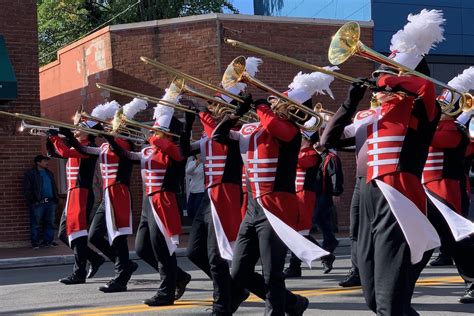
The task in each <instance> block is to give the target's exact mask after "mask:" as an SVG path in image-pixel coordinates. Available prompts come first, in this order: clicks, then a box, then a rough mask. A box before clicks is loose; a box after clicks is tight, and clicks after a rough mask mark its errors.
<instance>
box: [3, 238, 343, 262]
mask: <svg viewBox="0 0 474 316" xmlns="http://www.w3.org/2000/svg"><path fill="white" fill-rule="evenodd" d="M338 240H339V246H338V247H350V244H351V241H350V240H349V238H339V239H338ZM318 242H319V243H321V242H322V241H321V240H318ZM176 256H177V257H185V256H186V248H178V249H176ZM130 259H131V260H140V258H139V257H138V256H137V254H136V252H135V251H130ZM107 261H109V260H107ZM73 263H74V255H56V256H44V257H23V258H11V259H0V270H3V269H18V268H32V267H47V266H56V265H69V264H73Z"/></svg>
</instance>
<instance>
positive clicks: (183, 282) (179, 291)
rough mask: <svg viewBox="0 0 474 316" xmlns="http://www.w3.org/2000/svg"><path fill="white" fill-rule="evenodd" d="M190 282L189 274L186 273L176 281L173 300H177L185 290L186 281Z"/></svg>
mask: <svg viewBox="0 0 474 316" xmlns="http://www.w3.org/2000/svg"><path fill="white" fill-rule="evenodd" d="M189 282H191V275H190V274H188V273H186V276H185V277H184V279H182V280H181V281H179V282H176V294H175V296H174V300H175V301H177V300H179V299H180V298H181V296H183V294H184V291H186V286H187V285H188V283H189Z"/></svg>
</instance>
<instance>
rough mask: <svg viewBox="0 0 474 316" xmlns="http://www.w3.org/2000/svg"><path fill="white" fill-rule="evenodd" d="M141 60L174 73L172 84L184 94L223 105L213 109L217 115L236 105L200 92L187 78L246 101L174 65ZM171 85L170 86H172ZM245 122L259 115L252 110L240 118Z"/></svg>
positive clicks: (254, 119) (234, 107) (143, 58)
mask: <svg viewBox="0 0 474 316" xmlns="http://www.w3.org/2000/svg"><path fill="white" fill-rule="evenodd" d="M140 60H142V61H143V62H144V63H146V64H149V65H152V66H154V67H157V68H159V69H161V70H164V71H166V72H168V73H170V74H173V75H174V76H176V77H175V79H173V81H172V83H171V86H173V84H174V86H175V87H176V89H178V90H179V91H181V93H183V94H187V95H189V96H192V97H198V98H201V99H204V100H207V101H209V102H211V103H214V104H217V105H221V106H219V107H216V109H215V110H214V111H213V113H214V115H215V116H216V117H219V116H222V115H224V114H226V113H229V112H230V111H231V110H235V109H236V106H235V105H233V104H231V103H229V102H226V101H220V100H218V99H216V98H214V97H212V96H210V95H207V94H205V93H202V92H198V91H196V90H195V89H192V88H190V87H189V86H187V85H186V84H185V80H188V81H191V82H193V83H195V84H198V85H201V86H203V87H205V88H207V89H209V90H212V91H214V92H219V93H221V94H223V95H226V96H228V97H230V98H232V99H234V100H236V101H238V102H244V101H243V100H242V98H241V97H240V96H238V95H236V94H234V93H231V92H229V91H227V90H225V89H223V88H220V87H218V86H215V85H212V84H210V83H208V82H206V81H204V80H201V79H199V78H196V77H194V76H191V75H188V74H186V73H184V72H182V71H179V70H177V69H174V68H173V67H170V66H168V65H165V64H163V63H160V62H159V61H156V60H152V59H150V58H147V57H143V56H142V57H140ZM171 86H170V88H171ZM240 120H241V121H242V122H243V123H250V122H254V121H258V116H257V114H256V113H255V112H250V113H248V114H246V115H245V116H244V117H243V118H241V119H240Z"/></svg>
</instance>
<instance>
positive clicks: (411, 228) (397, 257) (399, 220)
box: [321, 10, 444, 315]
mask: <svg viewBox="0 0 474 316" xmlns="http://www.w3.org/2000/svg"><path fill="white" fill-rule="evenodd" d="M408 19H409V21H410V22H409V23H408V24H407V25H406V26H405V28H404V30H401V31H399V32H398V33H396V34H395V35H394V36H393V37H392V46H391V49H392V52H393V53H392V55H391V56H390V58H392V59H394V60H395V61H397V62H398V63H401V64H403V65H405V66H406V67H408V68H411V69H415V68H416V70H418V71H420V72H422V73H425V74H427V73H429V69H428V66H427V64H426V62H423V55H425V54H426V53H427V52H428V51H429V50H430V49H431V47H432V46H433V45H434V44H435V43H439V42H440V41H442V40H443V35H442V34H443V28H442V27H441V24H442V23H443V22H444V19H443V18H442V12H441V11H438V10H431V11H428V10H422V11H421V13H420V14H418V15H415V16H413V15H410V16H409V17H408ZM377 73H380V75H379V76H378V78H377V82H376V84H377V86H378V87H379V88H380V89H382V91H381V92H378V93H377V94H376V98H377V100H378V101H379V104H380V105H379V106H378V107H376V108H373V109H369V110H366V111H360V112H358V113H357V114H356V115H355V118H354V123H353V124H352V125H350V126H347V128H346V130H345V131H344V127H345V126H346V125H348V124H350V120H351V117H352V115H353V114H354V113H355V112H356V109H357V105H358V103H359V102H360V101H361V100H362V98H363V95H364V92H365V89H366V88H365V86H364V85H363V84H360V83H356V84H353V85H352V87H351V88H350V90H349V96H348V99H347V100H346V101H345V102H344V103H343V105H342V106H341V107H340V108H339V110H338V111H337V112H336V114H335V116H334V117H333V120H331V121H330V122H329V124H328V127H327V128H326V130H325V131H324V133H323V135H322V136H321V144H322V145H323V146H325V147H326V146H329V147H331V143H332V144H335V143H336V142H337V139H338V138H339V137H340V135H341V134H342V133H343V132H345V135H346V136H350V137H353V136H355V141H356V151H357V176H358V177H359V178H360V182H359V197H360V201H359V203H360V204H359V212H360V214H359V228H358V240H357V260H358V265H359V271H360V277H361V281H362V288H363V292H364V296H365V299H366V302H367V305H368V306H369V308H370V309H371V310H372V311H373V312H375V313H377V314H380V315H411V314H415V313H416V312H415V311H414V310H413V308H412V307H411V296H412V294H413V289H414V286H415V282H416V279H417V277H418V276H419V273H418V272H419V271H421V269H422V267H424V265H426V263H427V261H428V260H429V257H430V255H431V253H432V251H433V249H434V248H436V247H437V246H439V245H440V241H439V237H438V235H437V233H436V230H435V229H434V228H433V226H432V225H431V224H430V223H429V221H428V219H427V218H426V216H425V214H426V203H427V201H426V195H425V194H424V190H423V186H422V184H421V175H422V171H423V166H424V164H425V161H426V158H427V157H428V147H429V144H430V143H431V140H432V138H433V135H434V133H435V130H436V126H437V123H438V121H439V117H440V115H441V111H440V108H439V106H438V105H437V104H436V100H435V90H434V85H433V84H432V83H431V82H430V81H428V80H425V79H422V78H419V77H416V76H398V73H395V72H393V71H391V70H390V69H387V68H386V67H382V68H381V70H379V71H377ZM384 90H385V91H384ZM387 90H390V91H395V92H398V91H402V92H404V93H403V94H397V93H391V92H386V91H387Z"/></svg>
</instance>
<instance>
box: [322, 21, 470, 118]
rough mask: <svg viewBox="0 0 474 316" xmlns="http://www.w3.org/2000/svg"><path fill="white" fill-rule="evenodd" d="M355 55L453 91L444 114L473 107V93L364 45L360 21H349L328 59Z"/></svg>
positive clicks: (333, 61) (337, 62)
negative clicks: (456, 103)
mask: <svg viewBox="0 0 474 316" xmlns="http://www.w3.org/2000/svg"><path fill="white" fill-rule="evenodd" d="M353 55H356V56H359V57H362V58H365V59H368V60H371V61H375V62H377V63H380V64H383V65H386V66H388V67H390V68H393V69H394V70H396V71H398V72H399V74H400V75H412V76H417V77H420V78H423V79H425V80H428V81H431V82H432V83H434V84H435V85H438V86H440V87H443V88H445V89H447V90H449V91H450V92H451V95H452V98H451V102H449V103H444V104H442V107H441V108H442V111H443V113H444V114H447V115H450V116H455V115H457V114H459V112H461V111H462V109H463V108H466V107H469V108H470V107H472V99H473V96H472V95H470V94H468V93H462V92H460V91H458V90H456V89H454V88H452V87H450V86H448V85H447V84H445V83H443V82H441V81H439V80H436V79H434V78H431V77H429V76H427V75H424V74H422V73H420V72H418V71H416V70H412V69H410V68H408V67H406V66H404V65H402V64H400V63H398V62H396V61H394V60H392V59H390V58H388V57H386V56H384V55H382V54H380V53H378V52H376V51H374V50H373V49H371V48H369V47H367V46H366V45H364V44H363V43H362V42H361V41H360V25H359V23H357V22H348V23H346V24H344V25H343V26H342V27H341V28H340V29H339V30H338V31H337V33H336V34H335V35H334V37H333V39H332V41H331V45H330V46H329V51H328V59H329V62H330V63H331V64H333V65H340V64H342V63H343V62H345V61H346V60H347V59H349V57H351V56H353ZM455 94H458V95H459V97H460V98H459V109H456V108H455V106H454V105H455V98H454V95H455Z"/></svg>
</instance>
